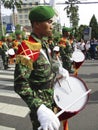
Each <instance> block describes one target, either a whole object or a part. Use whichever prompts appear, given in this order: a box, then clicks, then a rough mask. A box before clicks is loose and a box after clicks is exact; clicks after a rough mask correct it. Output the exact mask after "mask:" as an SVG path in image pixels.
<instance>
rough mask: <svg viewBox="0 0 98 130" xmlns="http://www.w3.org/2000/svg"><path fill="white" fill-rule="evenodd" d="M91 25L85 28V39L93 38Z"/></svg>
mask: <svg viewBox="0 0 98 130" xmlns="http://www.w3.org/2000/svg"><path fill="white" fill-rule="evenodd" d="M91 31H92V28H91V27H87V28H85V29H84V40H90V39H91Z"/></svg>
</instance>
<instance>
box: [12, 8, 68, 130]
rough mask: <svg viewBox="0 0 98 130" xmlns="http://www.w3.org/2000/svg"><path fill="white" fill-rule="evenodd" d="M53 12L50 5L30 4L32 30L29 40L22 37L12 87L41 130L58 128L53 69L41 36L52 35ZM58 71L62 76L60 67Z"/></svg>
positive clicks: (34, 125) (34, 127) (34, 124)
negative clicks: (32, 5) (31, 5)
mask: <svg viewBox="0 0 98 130" xmlns="http://www.w3.org/2000/svg"><path fill="white" fill-rule="evenodd" d="M54 16H55V11H54V9H53V8H52V7H51V6H36V7H33V8H32V10H31V11H30V14H29V20H30V22H31V27H32V33H31V35H30V37H29V39H28V40H25V41H22V43H21V44H20V45H19V46H18V51H17V57H16V67H15V74H14V75H15V77H14V90H15V91H16V92H17V93H18V94H19V95H20V96H21V98H22V99H23V100H24V101H25V102H26V103H27V105H28V107H29V108H30V110H31V113H30V117H31V121H32V124H33V130H38V127H40V126H41V128H42V129H43V130H48V128H49V129H52V130H59V126H60V122H59V120H58V118H57V117H56V115H55V113H54V107H55V103H54V100H53V91H54V89H53V85H54V80H55V78H56V77H55V76H56V72H55V71H54V70H55V69H54V68H53V64H52V62H51V55H50V54H49V51H48V47H47V43H45V41H44V42H43V38H44V37H47V38H48V37H49V36H52V29H53V17H54ZM26 50H28V51H26ZM54 67H55V66H54ZM59 70H60V69H59ZM63 70H64V71H67V70H65V69H63ZM59 73H60V74H61V75H62V76H63V74H62V68H61V71H59Z"/></svg>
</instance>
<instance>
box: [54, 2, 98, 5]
mask: <svg viewBox="0 0 98 130" xmlns="http://www.w3.org/2000/svg"><path fill="white" fill-rule="evenodd" d="M56 4H57V5H64V4H71V3H70V2H65V3H56ZM72 4H78V5H79V4H98V2H77V3H72Z"/></svg>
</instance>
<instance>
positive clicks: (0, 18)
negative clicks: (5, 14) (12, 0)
mask: <svg viewBox="0 0 98 130" xmlns="http://www.w3.org/2000/svg"><path fill="white" fill-rule="evenodd" d="M2 35H3V25H2V14H1V1H0V36H2Z"/></svg>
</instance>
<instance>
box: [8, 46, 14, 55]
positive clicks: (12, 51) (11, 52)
mask: <svg viewBox="0 0 98 130" xmlns="http://www.w3.org/2000/svg"><path fill="white" fill-rule="evenodd" d="M8 54H9V55H11V56H14V55H15V51H14V49H13V48H11V49H9V50H8Z"/></svg>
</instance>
